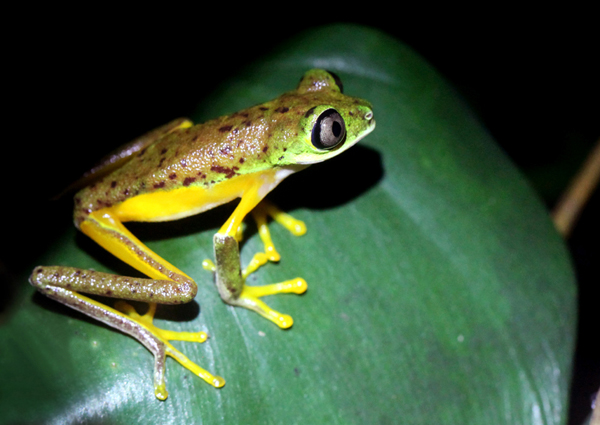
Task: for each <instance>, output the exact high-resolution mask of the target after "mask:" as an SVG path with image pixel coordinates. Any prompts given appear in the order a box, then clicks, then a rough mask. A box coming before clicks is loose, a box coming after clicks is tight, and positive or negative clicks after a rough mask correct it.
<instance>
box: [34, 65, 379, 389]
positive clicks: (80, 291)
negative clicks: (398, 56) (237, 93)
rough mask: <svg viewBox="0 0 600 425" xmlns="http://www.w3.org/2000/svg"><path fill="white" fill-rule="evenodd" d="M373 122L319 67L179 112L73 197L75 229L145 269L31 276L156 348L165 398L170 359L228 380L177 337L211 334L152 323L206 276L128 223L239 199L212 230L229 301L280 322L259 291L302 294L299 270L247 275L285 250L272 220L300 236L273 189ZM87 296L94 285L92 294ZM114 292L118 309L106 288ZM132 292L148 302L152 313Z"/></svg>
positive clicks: (210, 378) (285, 322)
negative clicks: (251, 102)
mask: <svg viewBox="0 0 600 425" xmlns="http://www.w3.org/2000/svg"><path fill="white" fill-rule="evenodd" d="M374 128H375V119H374V115H373V108H372V105H371V104H370V103H369V102H368V101H366V100H362V99H359V98H355V97H351V96H347V95H345V94H344V93H343V85H342V83H341V80H340V79H339V77H338V76H337V75H336V74H335V73H333V72H330V71H326V70H322V69H311V70H309V71H307V72H306V73H305V74H304V75H303V76H302V78H301V80H300V82H299V84H298V85H297V87H296V89H295V90H292V91H289V92H286V93H284V94H282V95H281V96H279V97H277V98H275V99H273V100H271V101H269V102H266V103H262V104H259V105H256V106H252V107H250V108H247V109H244V110H242V111H239V112H235V113H233V114H230V115H226V116H222V117H219V118H215V119H212V120H210V121H207V122H205V123H202V124H196V125H194V124H193V123H192V122H191V121H190V120H189V119H186V118H179V119H176V120H173V121H171V122H169V123H167V124H165V125H163V126H161V127H159V128H157V129H154V130H152V131H150V132H148V133H146V134H144V135H143V136H140V137H138V138H137V139H135V140H133V141H132V142H130V143H127V144H126V145H124V146H122V147H121V148H119V149H117V151H115V152H113V153H112V154H110V155H108V156H107V157H106V158H105V159H103V160H102V161H100V163H99V164H98V165H97V166H95V167H93V168H92V169H91V170H90V171H89V172H88V173H86V174H85V175H84V176H83V178H82V179H81V180H80V186H82V187H81V189H80V190H79V191H78V192H77V193H76V194H75V196H74V212H73V221H74V224H75V227H76V228H77V229H78V230H80V231H81V232H83V233H84V234H85V235H87V236H88V237H90V238H91V239H92V240H93V241H95V242H96V243H97V244H99V245H100V246H101V247H102V248H104V249H105V250H107V251H108V252H110V253H111V254H113V255H114V256H116V257H117V258H118V259H120V260H121V261H123V262H125V263H127V264H129V265H130V266H132V267H133V268H134V269H136V270H138V271H139V272H141V273H142V274H143V275H145V276H147V278H146V277H144V278H140V277H129V276H121V275H117V274H112V273H108V272H102V271H95V270H86V269H81V268H77V267H72V266H37V267H35V268H34V269H33V271H32V273H31V276H30V278H29V282H30V283H31V285H33V286H34V287H35V288H36V289H37V290H38V291H39V292H41V293H42V294H44V295H46V296H47V297H49V298H51V299H53V300H56V301H58V302H60V303H62V304H64V305H66V306H68V307H70V308H73V309H75V310H77V311H79V312H81V313H83V314H85V315H87V316H89V317H91V318H93V319H95V320H98V321H100V322H102V323H104V324H106V325H108V326H109V327H112V328H115V329H117V330H119V331H121V332H123V333H125V334H127V335H130V336H131V337H133V338H134V339H136V340H138V341H139V342H140V343H141V344H143V345H144V346H145V347H146V348H147V349H148V350H149V351H150V352H151V353H152V354H153V355H154V371H153V384H154V394H155V396H156V398H157V399H159V400H165V399H166V398H167V397H168V392H167V389H166V379H165V374H166V358H167V356H168V357H172V358H174V359H175V360H176V361H177V362H179V363H180V364H181V365H182V366H183V367H185V368H186V369H188V370H189V371H191V372H192V373H193V374H195V375H197V376H198V377H200V378H201V379H203V380H204V381H206V382H207V383H208V384H210V385H212V386H214V387H215V388H221V387H223V386H224V385H225V380H224V379H223V378H222V377H220V376H218V375H215V374H212V373H210V372H209V371H207V370H205V369H203V368H202V367H200V366H199V365H198V364H197V363H195V362H193V361H192V360H190V359H189V358H188V357H186V356H185V355H184V354H183V353H182V352H180V351H179V350H177V349H176V348H175V347H174V346H173V345H172V344H171V343H170V341H173V340H179V341H191V342H199V343H202V342H205V341H206V340H207V338H208V335H207V333H206V332H176V331H170V330H166V329H161V328H158V327H156V326H155V325H154V323H153V320H154V315H155V312H156V308H157V304H171V305H177V304H183V303H187V302H190V301H192V300H194V299H195V297H196V294H197V290H198V286H197V283H196V282H195V281H194V280H193V279H192V278H191V277H189V276H188V275H187V274H186V273H184V272H183V271H181V270H179V269H178V268H176V267H175V266H174V265H172V264H170V263H169V262H167V261H166V260H164V259H163V258H162V257H161V256H160V255H158V254H156V253H155V252H153V251H152V250H150V248H148V247H147V246H146V245H145V244H144V243H143V242H142V241H140V240H139V239H138V238H136V237H135V236H134V235H133V234H132V233H131V231H130V230H129V229H127V228H126V227H125V225H124V224H123V223H126V222H131V221H135V222H161V221H171V220H178V219H182V218H185V217H189V216H192V215H196V214H200V213H202V212H205V211H208V210H210V209H213V208H215V207H218V206H220V205H223V204H227V203H230V202H233V201H235V200H237V199H239V201H238V203H237V205H236V206H235V208H234V209H233V212H232V213H231V215H230V216H229V218H228V219H227V220H226V221H225V223H224V224H223V225H222V227H221V228H220V229H219V230H218V231H217V233H215V234H214V236H213V248H214V262H213V261H212V260H208V259H207V260H204V261H203V262H202V266H203V268H204V269H206V270H209V271H211V272H213V274H214V284H215V286H216V288H217V292H218V293H219V295H220V297H221V299H222V300H223V301H224V302H225V303H226V304H229V305H232V306H236V307H243V308H246V309H249V310H251V311H254V312H256V313H258V314H260V315H261V316H263V317H265V318H266V319H268V320H269V321H271V322H273V323H274V324H276V325H277V326H278V327H280V328H282V329H287V328H290V327H291V326H292V324H293V319H292V318H291V317H290V316H289V315H287V314H282V313H280V312H278V311H276V310H274V309H272V308H271V307H269V306H268V305H267V304H266V303H265V302H264V301H262V300H261V298H263V297H265V296H269V295H277V294H286V293H288V294H302V293H304V292H305V291H306V290H307V283H306V281H305V280H304V279H302V278H294V279H291V280H287V281H284V282H279V283H273V284H267V285H261V286H257V285H248V284H247V278H248V276H249V275H250V274H252V273H254V272H255V271H256V270H258V269H259V268H260V267H262V266H263V265H265V264H266V263H268V262H277V261H279V260H280V258H281V256H280V254H279V252H278V251H277V249H276V248H275V246H274V244H273V241H272V237H271V234H270V231H269V227H268V220H269V219H272V220H274V221H275V222H277V223H279V224H281V225H282V226H283V227H284V228H286V229H287V230H289V231H290V232H291V234H292V235H297V236H300V235H302V234H304V233H305V232H306V225H305V224H304V222H302V221H300V220H297V219H295V218H294V217H292V216H291V215H289V214H287V213H285V212H283V211H282V210H280V209H279V208H277V207H276V206H275V205H274V204H272V203H271V202H270V201H268V200H266V199H265V196H266V195H267V194H268V193H269V192H271V191H272V190H273V189H274V188H275V187H276V186H278V184H279V183H280V182H281V181H282V180H284V179H285V178H286V177H288V176H289V175H291V174H293V173H296V172H298V171H301V170H303V169H305V168H306V167H308V166H310V165H311V164H315V163H319V162H323V161H325V160H328V159H330V158H333V157H335V156H337V155H339V154H341V153H343V152H345V151H346V150H347V149H349V148H350V147H352V146H353V145H355V144H356V143H357V142H358V141H359V140H361V139H362V138H364V137H365V136H366V135H367V134H369V133H370V132H371V131H373V129H374ZM248 215H250V216H252V218H253V219H254V221H255V222H256V225H257V229H258V235H259V237H260V240H261V241H262V245H263V248H264V252H263V251H259V252H257V253H256V254H254V256H253V257H252V259H251V260H250V262H249V263H248V265H247V267H245V268H243V269H242V265H241V261H240V248H239V247H240V242H241V240H242V237H243V236H242V235H243V232H242V230H241V229H242V224H243V221H244V219H245V218H246V216H248ZM87 295H92V297H89V296H87ZM94 296H101V297H109V298H115V299H117V301H116V303H115V304H114V306H113V307H111V306H109V305H107V304H104V303H102V302H100V301H98V300H97V298H98V297H94ZM127 301H142V302H146V303H148V304H149V306H148V310H147V311H146V312H145V313H144V314H139V313H138V312H137V310H136V309H135V308H134V307H133V306H132V305H131V304H130V303H128V302H127Z"/></svg>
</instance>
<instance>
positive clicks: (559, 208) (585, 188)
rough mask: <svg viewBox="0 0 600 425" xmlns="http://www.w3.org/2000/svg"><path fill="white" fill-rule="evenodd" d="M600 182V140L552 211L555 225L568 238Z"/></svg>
mask: <svg viewBox="0 0 600 425" xmlns="http://www.w3.org/2000/svg"><path fill="white" fill-rule="evenodd" d="M598 180H600V139H598V142H596V146H595V147H594V148H593V149H592V152H591V153H590V154H589V156H588V157H587V159H586V161H585V163H584V164H583V166H582V167H581V170H580V171H579V173H578V174H577V175H576V176H575V178H574V179H573V180H572V181H571V184H570V185H569V188H568V189H567V190H566V191H565V192H564V193H563V195H562V197H561V198H560V200H559V201H558V203H557V204H556V207H555V208H554V211H552V219H553V220H554V225H555V226H556V228H557V229H558V231H559V232H560V234H561V235H563V237H565V238H567V237H568V236H569V234H570V233H571V230H572V229H573V226H574V224H575V221H576V220H577V217H578V216H579V213H580V212H581V210H582V209H583V206H584V205H585V203H586V202H587V200H588V198H589V197H590V195H591V194H592V192H593V191H594V189H595V187H596V186H597V185H598Z"/></svg>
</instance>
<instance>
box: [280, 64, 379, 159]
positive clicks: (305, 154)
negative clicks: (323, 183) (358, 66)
mask: <svg viewBox="0 0 600 425" xmlns="http://www.w3.org/2000/svg"><path fill="white" fill-rule="evenodd" d="M282 100H283V101H285V102H288V104H289V105H290V106H291V108H293V109H294V111H295V112H296V113H295V114H294V115H295V116H297V117H299V119H298V120H297V122H296V123H295V126H296V131H295V132H294V135H293V137H287V138H286V139H287V141H286V142H287V143H286V151H285V154H284V155H282V156H281V157H280V158H278V161H277V162H278V163H279V164H280V165H284V164H314V163H317V162H322V161H325V160H327V159H329V158H332V157H334V156H336V155H339V154H340V153H342V152H344V151H345V150H346V149H348V148H350V147H351V146H353V145H354V144H355V143H357V142H358V141H359V140H360V139H362V138H363V137H365V136H366V135H367V134H369V133H370V132H371V131H373V129H374V128H375V119H374V118H373V109H372V106H371V104H370V103H369V102H367V101H366V100H362V99H358V98H355V97H350V96H346V95H344V94H343V87H342V83H341V81H340V79H339V78H338V77H337V76H336V75H335V74H334V73H332V72H328V71H324V70H321V69H312V70H310V71H307V72H306V73H305V74H304V76H303V77H302V80H301V81H300V84H299V85H298V88H297V89H296V90H295V91H293V92H290V93H288V94H287V96H284V97H282ZM288 124H290V123H288Z"/></svg>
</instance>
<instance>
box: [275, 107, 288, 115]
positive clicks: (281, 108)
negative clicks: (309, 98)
mask: <svg viewBox="0 0 600 425" xmlns="http://www.w3.org/2000/svg"><path fill="white" fill-rule="evenodd" d="M289 110H290V108H288V107H287V106H280V107H279V108H277V109H275V112H279V113H280V114H285V113H286V112H287V111H289Z"/></svg>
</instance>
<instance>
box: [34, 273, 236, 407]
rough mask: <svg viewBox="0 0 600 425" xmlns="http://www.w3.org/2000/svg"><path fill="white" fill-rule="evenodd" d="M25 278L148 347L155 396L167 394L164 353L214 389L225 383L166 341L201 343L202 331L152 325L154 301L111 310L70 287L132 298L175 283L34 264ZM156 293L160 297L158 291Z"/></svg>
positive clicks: (56, 297)
mask: <svg viewBox="0 0 600 425" xmlns="http://www.w3.org/2000/svg"><path fill="white" fill-rule="evenodd" d="M29 281H30V283H31V284H32V285H33V286H34V287H36V288H37V289H38V290H39V291H40V292H42V293H43V294H45V295H46V296H48V297H49V298H52V299H54V300H56V301H58V302H60V303H62V304H65V305H66V306H68V307H71V308H73V309H75V310H77V311H80V312H81V313H84V314H86V315H88V316H90V317H92V318H94V319H96V320H99V321H101V322H103V323H105V324H107V325H108V326H111V327H113V328H115V329H118V330H120V331H122V332H124V333H126V334H128V335H130V336H132V337H133V338H135V339H137V340H138V341H139V342H141V343H142V344H143V345H144V346H145V347H146V348H147V349H148V350H150V352H151V353H152V354H153V355H154V393H155V395H156V397H157V398H158V399H160V400H165V399H166V398H167V396H168V392H167V389H166V384H165V369H166V364H165V361H166V356H171V357H173V358H174V359H175V360H177V361H178V362H179V363H180V364H181V365H182V366H184V367H185V368H187V369H189V370H190V371H191V372H192V373H194V374H195V375H197V376H199V377H200V378H202V379H203V380H205V381H206V382H208V383H209V384H211V385H213V386H215V387H217V388H219V387H222V386H223V385H225V381H224V380H223V378H221V377H219V376H214V375H212V374H210V373H209V372H207V371H206V370H204V369H202V368H201V367H200V366H198V365H197V364H195V363H194V362H192V361H191V360H190V359H188V358H187V357H186V356H185V355H183V354H182V353H181V352H180V351H179V350H177V349H176V348H175V347H173V345H171V344H170V343H169V341H170V340H184V341H194V342H204V341H206V339H207V335H206V333H204V332H194V333H192V332H171V331H166V330H163V329H159V328H157V327H155V326H154V325H153V324H152V318H153V316H154V311H155V310H156V304H155V303H151V304H150V309H149V313H146V314H145V315H144V316H140V315H138V314H137V312H136V311H135V310H134V309H133V307H132V306H131V305H129V304H127V303H125V302H124V301H119V303H118V305H117V309H113V308H111V307H109V306H107V305H104V304H102V303H100V302H98V301H96V300H93V299H91V298H89V297H86V296H85V295H82V294H80V293H78V292H75V291H74V290H73V289H74V288H77V290H78V291H81V292H86V293H91V294H96V295H109V296H113V295H117V296H123V295H127V294H126V293H124V292H132V291H133V294H132V295H133V296H131V297H127V298H129V299H136V294H139V293H141V292H144V289H143V288H151V289H150V290H151V291H154V289H152V288H155V286H156V285H157V284H160V285H161V286H165V285H166V286H169V285H171V286H172V287H174V286H175V285H177V284H176V283H175V282H170V281H165V282H157V281H156V280H153V279H140V278H129V277H124V276H118V275H112V274H109V273H102V272H95V271H91V270H82V269H77V268H73V267H44V266H39V267H36V268H35V269H34V271H33V273H32V275H31V277H30V278H29ZM173 284H175V285H173ZM127 286H128V287H130V288H135V289H132V290H131V291H127V290H124V289H123V287H127ZM158 296H159V298H160V294H158Z"/></svg>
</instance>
